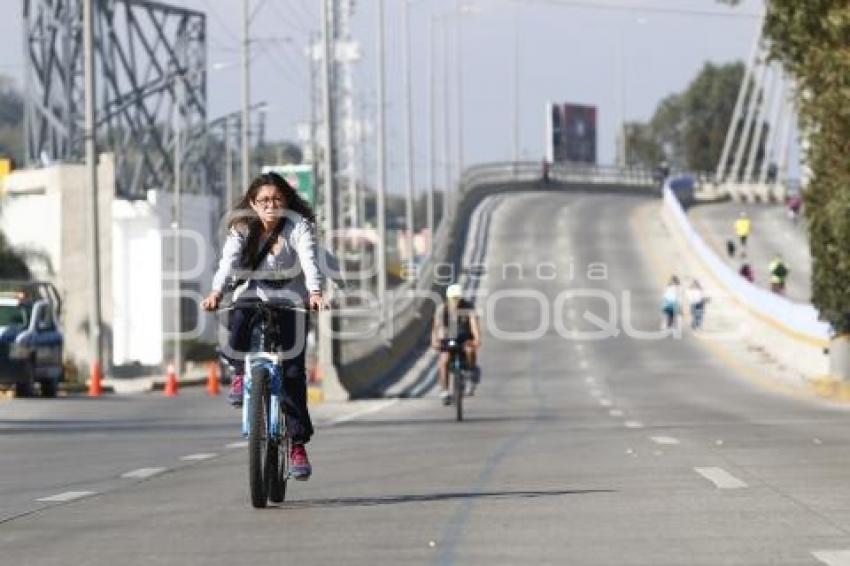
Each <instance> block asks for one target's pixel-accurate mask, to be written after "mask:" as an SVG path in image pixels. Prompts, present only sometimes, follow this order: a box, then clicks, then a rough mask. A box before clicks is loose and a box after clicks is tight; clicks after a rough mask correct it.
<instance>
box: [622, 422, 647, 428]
mask: <svg viewBox="0 0 850 566" xmlns="http://www.w3.org/2000/svg"><path fill="white" fill-rule="evenodd" d="M623 424H624V425H625V426H626V428H643V423H642V422H640V421H626V422H624V423H623Z"/></svg>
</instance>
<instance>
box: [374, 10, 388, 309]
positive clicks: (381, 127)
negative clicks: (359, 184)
mask: <svg viewBox="0 0 850 566" xmlns="http://www.w3.org/2000/svg"><path fill="white" fill-rule="evenodd" d="M384 34H385V23H384V0H378V46H377V54H378V120H377V122H378V124H377V132H376V136H375V139H376V141H377V164H376V165H377V169H378V171H377V173H378V175H377V185H378V186H377V187H376V189H377V195H376V201H377V202H376V203H375V205H376V206H375V208H376V211H375V214H376V215H377V228H378V249H377V250H376V251H377V256H378V261H377V268H378V285H377V287H378V300H379V301H380V303H381V306H382V308H384V301H385V297H386V291H387V256H386V242H387V211H386V191H387V164H386V159H387V158H386V152H387V144H386V67H385V57H384V39H385V38H384Z"/></svg>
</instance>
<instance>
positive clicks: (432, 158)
mask: <svg viewBox="0 0 850 566" xmlns="http://www.w3.org/2000/svg"><path fill="white" fill-rule="evenodd" d="M435 28H436V26H435V25H434V18H433V17H432V18H430V19H429V20H428V222H427V226H428V255H429V256H430V255H431V253H432V252H433V251H434V179H435V177H436V175H435V174H434V169H435V167H436V162H437V147H436V146H437V141H436V135H435V130H436V126H435V124H434V122H435V120H436V114H437V112H436V110H437V100H436V99H437V86H436V81H435V80H434V79H435V77H434V65H435V64H436V58H435V57H434V46H435V44H436V42H435V41H434V33H435Z"/></svg>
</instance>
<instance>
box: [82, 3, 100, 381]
mask: <svg viewBox="0 0 850 566" xmlns="http://www.w3.org/2000/svg"><path fill="white" fill-rule="evenodd" d="M83 20H84V21H83V51H84V53H85V62H84V69H83V73H84V75H85V87H84V88H85V93H84V96H85V144H86V172H87V177H88V183H89V191H88V196H89V202H88V210H89V218H88V224H89V234H88V240H89V241H88V244H89V246H88V250H89V369H90V371H91V375H92V378H95V376H99V375H100V371H101V351H100V325H101V320H100V318H101V312H100V243H99V238H100V230H99V226H100V224H99V223H100V220H99V215H98V198H97V197H98V195H97V146H96V126H95V79H94V72H95V67H94V0H85V2H84V4H83Z"/></svg>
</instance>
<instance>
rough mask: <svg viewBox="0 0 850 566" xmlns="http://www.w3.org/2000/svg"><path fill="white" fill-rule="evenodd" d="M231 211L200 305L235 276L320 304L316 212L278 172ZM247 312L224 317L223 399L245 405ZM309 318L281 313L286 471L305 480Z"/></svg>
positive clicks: (213, 303)
mask: <svg viewBox="0 0 850 566" xmlns="http://www.w3.org/2000/svg"><path fill="white" fill-rule="evenodd" d="M229 216H230V221H229V223H228V234H227V238H226V240H225V242H224V246H223V249H222V254H221V255H222V257H221V261H220V263H219V266H218V270H217V271H216V273H215V276H214V277H213V282H212V292H210V294H209V295H208V296H207V297H206V298H205V299H204V301H203V302H202V303H201V306H202V307H203V308H204V309H205V310H208V311H212V310H215V309H217V308H218V306H219V304H220V303H221V299H222V296H223V294H224V291H225V288H226V286H227V285H228V284H232V283H233V279H235V278H236V277H237V274H239V275H240V276H244V275H246V274H247V275H248V276H247V277H245V279H246V280H244V281H242V282H241V284H240V285H239V286H240V287H242V288H244V289H245V290H247V291H248V292H250V291H252V290H257V289H262V290H265V291H271V294H274V295H277V296H285V297H286V299H287V300H288V301H290V302H293V303H294V304H295V306H298V305H307V306H309V308H310V310H318V309H321V308H323V307H324V306H325V305H324V301H323V299H322V274H321V272H320V270H319V267H318V265H317V262H316V257H317V249H316V240H315V237H314V234H313V231H314V227H315V222H316V216H315V214H314V213H313V211H312V209H311V208H310V205H309V204H307V203H306V202H305V201H304V200H303V199H302V198H301V197H300V196H299V195H298V193H297V192H296V191H295V189H293V188H292V187H291V186H290V185H289V184H288V183H287V182H286V181H285V180H284V179H283V177H281V176H280V175H277V174H275V173H265V174H263V175H260V176H258V177H257V178H256V179H254V180H253V181H252V182H251V184H250V186H249V187H248V190H247V191H246V192H245V195H244V196H243V197H242V199H241V200H240V201H239V203H238V204H237V205H236V206H235V208H234V209H233V210H232V211H231V213H230V215H229ZM251 314H252V311H251V310H250V309H242V308H236V309H235V310H234V311H233V312H232V313H231V316H230V320H229V323H228V332H229V336H228V340H227V345H226V348H224V350H225V351H224V352H223V357H224V358H225V359H226V361H227V362H228V363H229V364H230V365H231V366H232V367H233V370H234V377H233V379H232V381H231V387H230V393H229V396H228V397H229V399H230V402H231V404H233V405H235V406H240V405H241V404H242V393H243V380H244V375H245V364H244V356H245V354H246V353H248V352H249V350H250V347H251V332H252V326H253V324H252V322H253V321H252V320H251V319H252V316H251ZM307 318H308V317H307V315H306V314H305V313H303V312H299V311H294V310H282V311H281V313H280V317H279V322H280V334H281V336H282V338H283V341H284V344H283V348H284V351H286V352H289V356H288V357H289V359H288V360H287V361H286V362H285V364H284V374H283V377H284V379H283V387H284V391H285V396H284V397H285V402H284V406H283V410H284V413H285V414H286V422H287V430H288V431H289V434H290V436H291V439H292V451H291V454H290V460H291V473H292V476H293V477H294V478H295V479H301V480H306V479H308V478H309V477H310V474H311V472H312V469H311V466H310V461H309V459H308V458H307V451H306V450H305V449H304V444H306V443H307V442H308V441H309V440H310V437H311V436H312V435H313V425H312V422H311V420H310V413H309V411H308V409H307V380H306V372H305V369H304V350H305V346H306V336H307V326H308V320H307ZM286 342H288V343H286Z"/></svg>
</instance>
